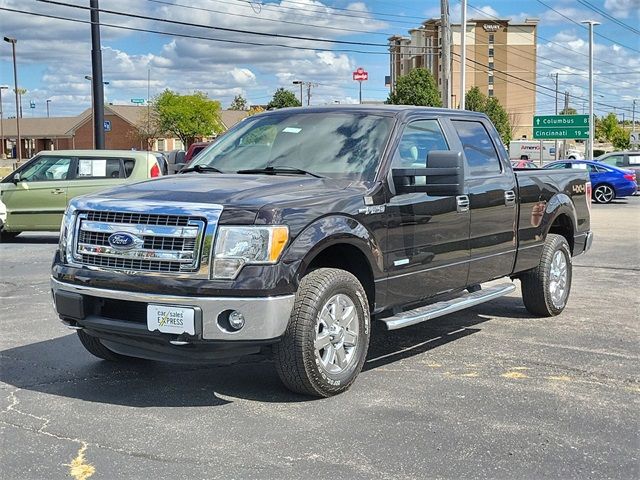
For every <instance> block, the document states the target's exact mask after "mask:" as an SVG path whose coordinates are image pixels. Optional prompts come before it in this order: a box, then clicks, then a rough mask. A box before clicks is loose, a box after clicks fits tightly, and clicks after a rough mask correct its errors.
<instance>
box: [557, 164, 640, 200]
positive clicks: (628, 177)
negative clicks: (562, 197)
mask: <svg viewBox="0 0 640 480" xmlns="http://www.w3.org/2000/svg"><path fill="white" fill-rule="evenodd" d="M544 168H574V169H582V170H588V171H589V176H590V177H591V191H592V192H593V193H592V194H591V195H592V197H591V198H593V200H595V201H596V202H597V203H609V202H610V201H612V200H613V199H614V198H623V197H628V196H630V195H633V194H634V193H636V190H637V188H638V184H637V183H636V174H635V173H634V172H632V171H630V170H624V169H622V168H618V167H614V166H613V165H606V164H603V163H602V162H594V161H591V160H571V161H569V160H561V161H559V162H552V163H549V164H548V165H545V167H544Z"/></svg>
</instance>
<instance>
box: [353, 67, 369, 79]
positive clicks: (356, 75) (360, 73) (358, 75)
mask: <svg viewBox="0 0 640 480" xmlns="http://www.w3.org/2000/svg"><path fill="white" fill-rule="evenodd" d="M353 79H354V80H357V81H359V82H362V81H364V80H369V72H365V71H364V68H362V67H358V68H357V69H356V71H355V72H353Z"/></svg>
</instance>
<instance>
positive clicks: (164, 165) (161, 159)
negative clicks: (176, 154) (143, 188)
mask: <svg viewBox="0 0 640 480" xmlns="http://www.w3.org/2000/svg"><path fill="white" fill-rule="evenodd" d="M150 153H151V154H153V155H154V156H155V157H156V160H158V165H160V170H161V171H162V174H163V175H169V161H168V160H167V156H166V155H165V154H164V153H162V152H150Z"/></svg>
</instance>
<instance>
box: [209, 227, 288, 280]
mask: <svg viewBox="0 0 640 480" xmlns="http://www.w3.org/2000/svg"><path fill="white" fill-rule="evenodd" d="M288 240H289V228H288V227H285V226H281V225H278V226H254V225H252V226H248V227H218V233H217V235H216V246H215V254H214V258H213V268H212V276H213V278H224V279H234V278H236V276H237V275H238V273H240V270H242V267H243V266H245V265H250V264H273V263H276V262H277V261H278V259H279V258H280V254H281V253H282V251H283V250H284V247H285V246H286V245H287V241H288Z"/></svg>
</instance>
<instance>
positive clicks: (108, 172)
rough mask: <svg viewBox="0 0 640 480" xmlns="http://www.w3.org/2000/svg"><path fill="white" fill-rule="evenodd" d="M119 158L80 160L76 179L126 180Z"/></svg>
mask: <svg viewBox="0 0 640 480" xmlns="http://www.w3.org/2000/svg"><path fill="white" fill-rule="evenodd" d="M120 163H121V162H120V159H119V158H78V166H77V167H76V175H75V178H76V179H78V180H84V179H93V178H125V175H124V174H123V173H124V172H123V171H122V168H121V165H120Z"/></svg>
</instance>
